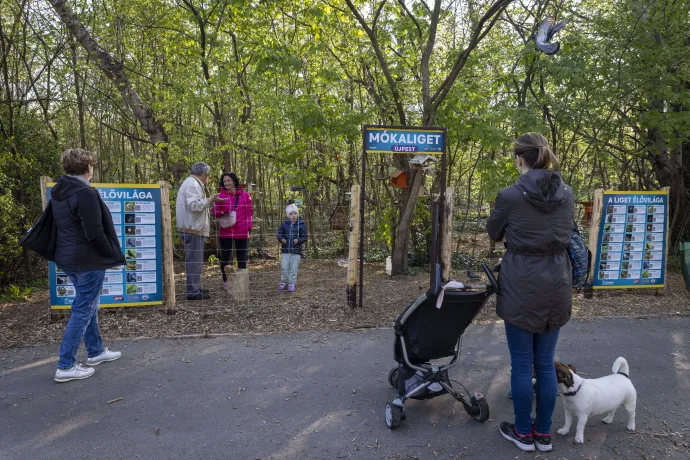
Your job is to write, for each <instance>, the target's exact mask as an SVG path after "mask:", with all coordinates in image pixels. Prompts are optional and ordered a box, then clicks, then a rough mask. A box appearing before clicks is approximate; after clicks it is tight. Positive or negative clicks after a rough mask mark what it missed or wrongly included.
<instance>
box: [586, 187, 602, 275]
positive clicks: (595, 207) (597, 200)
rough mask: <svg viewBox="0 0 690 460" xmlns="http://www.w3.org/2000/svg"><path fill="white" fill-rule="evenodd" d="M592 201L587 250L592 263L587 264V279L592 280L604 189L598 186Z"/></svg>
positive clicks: (594, 271) (594, 272)
mask: <svg viewBox="0 0 690 460" xmlns="http://www.w3.org/2000/svg"><path fill="white" fill-rule="evenodd" d="M593 201H594V202H593V203H592V219H591V221H590V226H589V243H588V246H589V250H590V252H591V253H592V263H591V264H590V265H589V276H588V279H589V280H591V281H592V282H594V276H595V274H596V270H594V264H595V263H596V261H597V251H598V246H599V227H600V226H601V213H602V210H603V209H604V189H603V188H598V189H596V190H595V191H594V200H593Z"/></svg>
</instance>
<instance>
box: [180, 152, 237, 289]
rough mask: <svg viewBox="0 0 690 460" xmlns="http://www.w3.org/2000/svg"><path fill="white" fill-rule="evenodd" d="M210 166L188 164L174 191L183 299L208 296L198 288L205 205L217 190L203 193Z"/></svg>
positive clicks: (205, 231) (207, 225)
mask: <svg viewBox="0 0 690 460" xmlns="http://www.w3.org/2000/svg"><path fill="white" fill-rule="evenodd" d="M210 172H211V168H210V167H209V166H208V165H207V164H206V163H202V162H199V163H196V164H194V166H192V175H191V176H189V177H188V178H187V179H185V181H184V182H182V185H181V186H180V190H179V192H177V208H176V218H177V230H178V231H179V232H180V236H181V237H182V241H183V242H184V255H185V272H186V275H187V300H204V299H209V298H211V296H210V295H209V293H208V291H205V290H203V289H201V273H202V270H203V262H204V240H205V238H208V232H209V228H210V222H209V208H211V206H213V203H215V202H216V201H225V200H224V199H223V198H218V194H217V193H216V194H214V195H211V196H209V197H207V196H206V191H205V185H206V181H208V176H209V173H210Z"/></svg>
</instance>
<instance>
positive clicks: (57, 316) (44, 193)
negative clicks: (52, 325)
mask: <svg viewBox="0 0 690 460" xmlns="http://www.w3.org/2000/svg"><path fill="white" fill-rule="evenodd" d="M49 182H53V178H52V177H50V176H41V206H43V209H44V210H45V208H46V206H48V190H47V187H48V183H49ZM66 317H67V314H66V310H53V309H52V308H51V309H50V321H51V322H55V321H62V320H63V319H65V318H66Z"/></svg>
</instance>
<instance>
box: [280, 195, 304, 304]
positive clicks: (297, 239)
mask: <svg viewBox="0 0 690 460" xmlns="http://www.w3.org/2000/svg"><path fill="white" fill-rule="evenodd" d="M285 214H287V217H288V218H287V219H285V222H283V225H281V226H280V228H279V229H278V233H277V234H276V237H277V238H278V241H280V243H281V244H282V249H281V252H282V253H283V255H282V257H283V259H282V261H281V263H280V286H279V287H278V290H280V291H282V290H284V289H285V286H287V290H288V292H293V291H294V290H295V283H296V282H297V269H298V268H299V262H300V259H301V258H302V244H304V243H305V242H306V241H307V227H306V226H305V225H304V221H303V220H302V218H301V217H299V210H298V209H297V206H296V205H294V204H290V205H288V206H287V207H286V208H285Z"/></svg>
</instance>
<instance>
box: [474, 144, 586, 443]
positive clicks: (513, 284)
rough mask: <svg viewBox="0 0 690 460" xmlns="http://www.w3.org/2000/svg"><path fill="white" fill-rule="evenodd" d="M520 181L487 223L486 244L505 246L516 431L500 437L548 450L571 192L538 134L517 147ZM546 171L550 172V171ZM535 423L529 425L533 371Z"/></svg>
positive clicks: (567, 269) (503, 313) (568, 299)
mask: <svg viewBox="0 0 690 460" xmlns="http://www.w3.org/2000/svg"><path fill="white" fill-rule="evenodd" d="M513 150H514V153H515V162H516V165H517V169H518V171H519V172H520V178H519V179H518V181H517V182H516V183H515V184H513V185H511V186H510V187H507V188H504V189H503V190H501V191H500V192H499V194H498V197H497V198H496V206H495V208H494V209H493V210H492V211H491V216H490V217H489V220H488V221H487V224H486V229H487V232H488V234H489V237H490V238H491V239H492V240H494V241H501V240H504V241H505V244H506V252H505V255H504V256H503V260H502V261H501V273H500V276H499V279H498V286H499V292H498V296H497V302H496V313H497V314H498V316H500V317H501V318H502V319H503V320H504V322H505V329H506V338H507V342H508V349H509V350H510V362H511V378H510V387H511V392H512V397H513V409H514V411H515V424H512V423H508V422H503V423H502V424H501V433H502V434H503V436H504V437H505V438H506V439H508V440H510V441H512V442H513V443H515V444H516V445H517V446H518V447H519V448H520V449H522V450H524V451H533V450H534V449H535V445H536V448H537V449H538V450H540V451H549V450H551V449H552V446H551V436H550V431H551V418H552V415H553V411H554V408H555V406H556V399H557V397H558V387H557V383H556V371H555V368H554V354H555V352H556V343H557V342H558V333H559V330H560V328H561V327H563V326H564V325H565V323H567V322H568V320H569V319H570V313H571V308H572V267H571V265H570V259H569V257H568V252H567V249H568V245H569V243H570V236H571V233H572V228H573V215H574V201H573V192H572V190H571V189H570V187H569V186H568V185H566V184H565V183H564V182H563V180H562V179H561V176H560V174H559V173H558V172H557V171H556V170H557V169H558V166H559V165H558V159H557V158H556V156H555V155H554V153H553V152H552V150H551V147H550V146H549V144H548V141H547V140H546V138H545V137H544V136H542V135H541V134H539V133H526V134H523V135H522V136H520V137H518V138H517V139H516V140H515V143H514V147H513ZM549 166H551V168H552V169H549ZM533 366H534V370H535V372H536V377H537V383H536V399H537V406H536V418H535V420H534V424H533V423H532V399H533V396H534V395H533V393H534V389H533V387H532V368H533Z"/></svg>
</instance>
